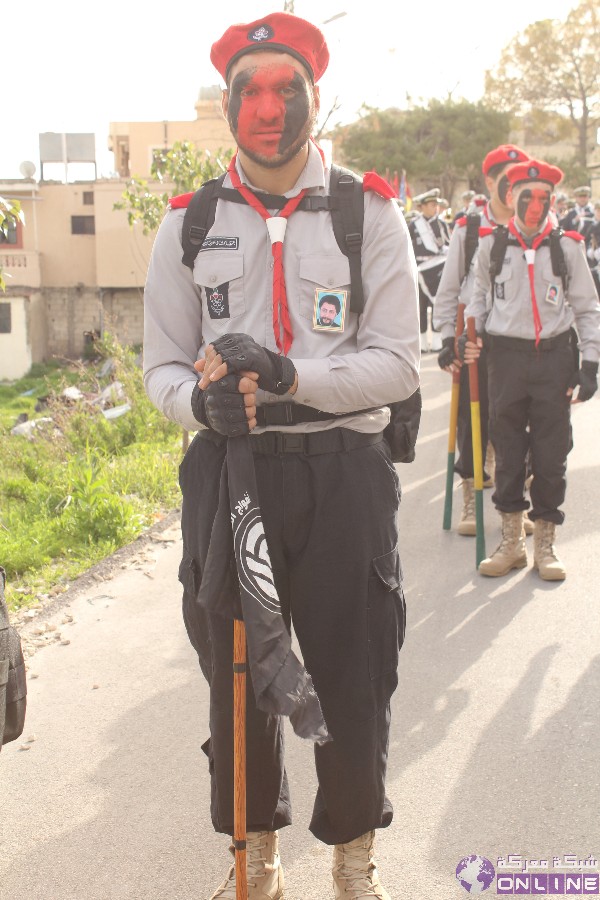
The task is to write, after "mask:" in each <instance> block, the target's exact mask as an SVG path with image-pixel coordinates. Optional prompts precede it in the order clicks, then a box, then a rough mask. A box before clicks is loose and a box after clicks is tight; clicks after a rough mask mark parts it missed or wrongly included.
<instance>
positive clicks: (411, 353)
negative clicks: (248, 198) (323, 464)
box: [144, 142, 420, 434]
mask: <svg viewBox="0 0 600 900" xmlns="http://www.w3.org/2000/svg"><path fill="white" fill-rule="evenodd" d="M237 171H238V174H239V177H240V179H241V180H242V182H243V183H245V184H248V181H247V179H246V178H245V175H244V172H243V170H242V169H241V167H240V165H239V161H238V163H237ZM328 178H329V173H328V171H327V170H326V169H324V167H323V163H322V161H321V156H320V154H319V151H318V149H317V148H316V147H315V146H314V145H313V144H312V142H311V143H310V144H309V157H308V161H307V164H306V166H305V168H304V170H303V171H302V173H301V175H300V178H299V179H298V181H297V183H296V185H295V186H294V188H293V190H291V191H289V192H288V194H286V196H288V197H290V196H294V195H295V194H297V193H298V192H299V191H300V190H301V189H302V188H307V189H308V193H311V194H319V195H323V196H326V195H327V190H326V186H327V184H328ZM225 186H226V187H230V186H231V184H230V181H229V178H227V179H226V180H225ZM249 186H250V187H252V185H249ZM364 200H365V217H364V229H363V232H364V236H363V243H362V278H363V287H364V296H365V305H364V310H363V312H362V314H361V315H360V316H358V315H357V314H356V313H354V312H352V311H351V310H350V267H349V263H348V259H347V257H346V256H344V254H343V253H342V252H341V250H340V249H339V247H338V245H337V242H336V239H335V236H334V233H333V228H332V224H331V216H330V215H329V214H328V213H326V212H321V213H318V212H310V211H308V210H296V211H295V212H293V213H292V214H291V215H290V217H289V219H288V220H287V229H286V233H285V239H284V243H283V263H284V272H285V281H286V288H287V301H288V306H289V313H290V319H291V324H292V331H293V343H292V347H291V350H290V352H289V357H290V359H291V360H292V362H293V363H294V365H295V367H296V370H297V373H298V390H297V392H296V394H295V395H294V396H293V397H291V396H289V395H285V396H284V397H275V396H274V395H271V394H268V393H265V392H264V391H261V390H259V391H258V393H257V405H260V404H263V403H268V402H280V401H292V402H296V403H301V404H305V405H307V406H312V407H315V408H317V409H320V410H323V411H324V412H331V413H332V416H333V415H337V416H338V417H337V418H332V419H331V421H328V420H325V421H319V422H304V423H300V424H296V425H293V426H286V429H285V430H286V431H288V430H289V431H291V430H294V431H315V430H323V429H324V428H334V427H345V428H352V429H355V430H357V431H366V432H379V431H382V430H383V429H384V427H385V426H386V424H387V422H388V421H389V409H388V407H387V406H386V405H385V404H388V403H391V402H394V401H396V400H404V399H406V398H407V397H410V396H411V395H412V394H413V393H414V392H415V391H416V389H417V388H418V386H419V360H420V353H419V324H418V310H417V285H416V266H415V260H414V255H413V252H412V248H411V243H410V239H409V236H408V230H407V227H406V224H405V221H404V217H403V216H402V213H401V212H400V210H399V209H398V207H397V205H396V204H395V203H393V202H391V201H389V200H384V199H383V198H382V197H380V196H378V195H377V194H375V193H373V192H372V191H368V192H365V194H364ZM184 214H185V210H184V209H175V210H170V211H169V212H167V214H166V215H165V218H164V219H163V221H162V223H161V226H160V228H159V230H158V233H157V235H156V240H155V242H154V246H153V250H152V256H151V259H150V266H149V269H148V277H147V281H146V287H145V292H144V305H145V312H144V383H145V386H146V391H147V393H148V396H149V397H150V399H151V400H152V402H153V403H154V404H155V405H156V406H157V407H158V408H159V409H160V410H161V411H162V412H163V413H164V414H165V416H167V418H169V419H171V420H172V421H174V422H177V423H178V424H180V425H181V426H182V427H183V428H186V429H187V430H189V431H198V430H199V429H201V428H202V426H201V425H200V423H199V422H197V421H196V419H195V418H194V416H193V415H192V410H191V405H190V403H191V395H192V390H193V388H194V385H195V384H196V382H197V380H198V375H197V373H196V372H195V371H194V368H193V366H194V363H195V362H196V360H197V359H200V358H201V357H203V355H204V350H205V347H206V345H207V344H209V343H210V342H211V341H213V340H215V339H216V338H218V337H221V336H222V335H224V334H228V333H232V332H239V333H244V334H249V335H251V337H253V338H254V340H256V341H257V342H258V343H259V344H260V345H261V346H264V347H266V348H267V349H269V350H272V351H274V352H277V347H276V343H275V337H274V333H273V307H272V293H273V268H272V267H273V256H272V252H271V244H270V241H269V239H268V234H267V227H266V225H265V222H264V221H263V219H262V218H261V217H260V216H259V215H258V213H257V212H256V211H255V210H254V209H252V208H251V207H250V206H247V205H245V204H240V203H232V202H228V201H225V200H221V199H219V201H218V203H217V207H216V215H215V222H214V225H213V227H212V228H211V230H210V232H209V235H208V236H207V238H206V239H205V241H204V244H203V246H202V249H201V250H200V252H199V253H198V255H197V257H196V260H195V264H194V272H193V277H192V273H191V272H190V270H189V269H188V268H187V267H186V266H184V265H183V263H182V262H181V257H182V252H183V251H182V246H181V232H182V225H183V218H184ZM274 214H275V212H274ZM216 238H218V240H216ZM215 245H216V246H215ZM332 293H333V294H335V295H336V296H338V298H339V299H340V300H341V301H342V310H341V313H340V315H339V317H338V318H337V319H336V322H335V323H334V326H333V327H328V328H324V327H323V326H322V325H319V324H318V321H317V317H318V301H319V299H320V298H321V297H322V296H323V295H324V294H332ZM362 409H365V410H367V409H368V410H369V411H368V412H361V413H358V414H354V415H341V416H340V414H344V413H350V412H354V411H355V410H362ZM264 430H281V429H280V427H279V426H269V427H267V428H266V429H265V428H260V427H257V428H255V429H254V430H253V434H258V433H259V432H261V431H264Z"/></svg>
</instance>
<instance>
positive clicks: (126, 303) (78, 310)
mask: <svg viewBox="0 0 600 900" xmlns="http://www.w3.org/2000/svg"><path fill="white" fill-rule="evenodd" d="M43 294H44V306H45V318H46V321H47V344H46V348H47V349H46V359H50V358H51V357H56V356H59V357H65V358H67V359H75V358H77V357H79V356H81V355H82V354H83V352H84V349H85V346H86V339H85V332H86V331H88V332H94V331H98V332H103V331H109V332H110V333H111V334H114V335H115V337H117V338H118V339H119V340H120V341H121V342H122V343H126V344H141V343H142V339H143V331H144V316H143V296H142V293H141V291H138V290H134V289H132V290H128V289H124V290H113V289H111V290H95V289H92V288H83V289H81V290H80V289H77V288H55V289H50V288H48V289H46V290H44V292H43Z"/></svg>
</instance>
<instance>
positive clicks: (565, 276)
mask: <svg viewBox="0 0 600 900" xmlns="http://www.w3.org/2000/svg"><path fill="white" fill-rule="evenodd" d="M493 234H494V243H493V244H492V250H491V253H490V270H489V271H490V281H491V282H492V300H493V299H494V294H495V290H496V286H495V285H496V278H497V276H498V275H499V274H500V272H501V271H502V264H503V263H504V257H505V255H506V248H507V247H508V246H509V244H510V245H511V246H515V247H518V246H520V245H519V242H518V241H517V239H516V238H514V237H512V235H511V234H510V232H509V230H508V228H507V227H506V226H505V225H496V227H495V228H494V232H493ZM563 235H564V231H563V230H562V228H553V229H552V231H551V232H550V233H549V234H548V236H547V237H546V238H544V240H543V241H542V243H541V244H540V247H544V246H548V245H549V246H550V260H551V262H552V271H553V273H554V275H555V276H556V277H557V278H560V280H561V281H562V286H563V290H564V292H565V294H566V293H567V289H568V286H569V270H568V269H567V262H566V260H565V254H564V251H563V248H562V245H561V243H560V242H561V238H562V236H563Z"/></svg>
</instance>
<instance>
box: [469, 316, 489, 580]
mask: <svg viewBox="0 0 600 900" xmlns="http://www.w3.org/2000/svg"><path fill="white" fill-rule="evenodd" d="M467 338H468V339H469V341H470V342H471V343H473V344H476V343H477V332H476V330H475V319H474V318H473V317H472V316H469V318H468V319H467ZM469 392H470V395H471V433H472V436H473V476H474V484H475V529H476V531H475V534H476V538H475V559H476V566H477V567H479V563H480V562H481V561H482V559H485V557H486V553H485V532H484V526H483V453H482V447H481V410H480V405H479V371H478V365H477V360H476V359H475V360H473V362H472V363H470V365H469Z"/></svg>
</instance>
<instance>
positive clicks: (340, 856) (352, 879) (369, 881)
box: [333, 831, 391, 900]
mask: <svg viewBox="0 0 600 900" xmlns="http://www.w3.org/2000/svg"><path fill="white" fill-rule="evenodd" d="M374 843H375V832H374V831H367V833H366V834H363V835H361V836H360V837H358V838H355V839H354V840H353V841H349V842H348V843H347V844H336V845H335V847H334V849H333V888H334V891H335V897H336V900H337V898H340V897H343V898H344V900H363V898H365V900H368V898H369V897H370V898H373V897H376V898H377V897H378V898H379V900H391V897H390V895H389V894H388V892H387V891H386V890H385V889H384V888H383V887H382V885H381V883H380V881H379V875H378V873H377V867H376V865H375V860H374V859H373V845H374Z"/></svg>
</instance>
